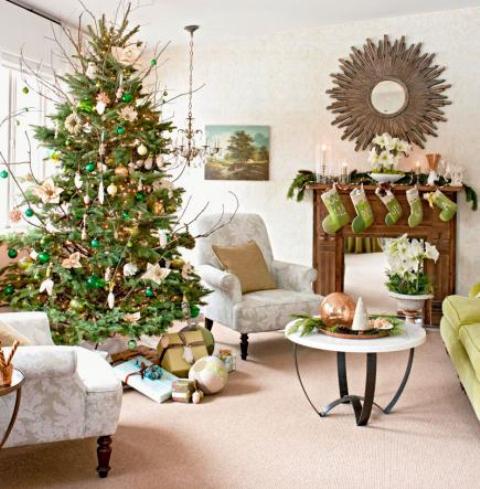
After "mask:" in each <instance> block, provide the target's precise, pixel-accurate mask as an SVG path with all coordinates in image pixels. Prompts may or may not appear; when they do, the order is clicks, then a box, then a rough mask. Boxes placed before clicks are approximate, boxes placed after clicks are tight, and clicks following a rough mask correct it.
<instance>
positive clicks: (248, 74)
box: [164, 8, 480, 292]
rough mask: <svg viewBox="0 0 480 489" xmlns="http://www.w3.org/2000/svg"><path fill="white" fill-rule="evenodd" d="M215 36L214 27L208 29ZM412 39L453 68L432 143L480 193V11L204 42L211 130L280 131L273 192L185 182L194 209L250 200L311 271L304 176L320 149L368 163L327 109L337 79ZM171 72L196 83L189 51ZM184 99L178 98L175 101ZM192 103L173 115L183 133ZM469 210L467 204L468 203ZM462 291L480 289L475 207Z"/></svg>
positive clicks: (200, 78) (199, 105)
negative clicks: (362, 56)
mask: <svg viewBox="0 0 480 489" xmlns="http://www.w3.org/2000/svg"><path fill="white" fill-rule="evenodd" d="M204 28H206V27H204ZM385 33H387V34H389V35H390V36H391V37H392V38H395V37H398V36H401V35H404V34H405V35H406V36H407V41H409V42H419V41H421V42H423V43H424V47H425V50H427V51H429V52H435V53H437V58H436V59H437V62H438V63H440V64H444V65H447V67H448V69H447V71H446V73H445V76H446V78H447V80H448V81H449V82H450V83H452V84H453V88H452V89H451V90H450V91H449V96H450V98H451V99H452V101H453V105H452V106H451V107H448V108H447V117H448V122H447V123H446V124H443V125H441V126H440V131H439V138H436V139H435V138H433V139H430V140H429V141H428V148H427V149H428V150H429V151H437V152H440V153H442V154H443V155H445V157H446V158H447V159H448V160H450V161H452V162H455V163H459V164H462V165H464V167H465V170H466V177H465V179H466V181H467V182H469V183H471V184H472V185H473V186H474V187H476V188H477V190H479V191H480V158H479V154H480V142H479V141H480V138H479V137H478V131H479V128H480V62H479V59H480V9H479V8H476V9H465V10H455V11H449V12H439V13H434V14H421V15H413V16H405V17H398V18H388V19H382V20H378V19H376V20H372V21H367V22H364V21H362V22H357V23H349V24H344V25H335V26H327V27H320V28H319V29H318V30H315V31H304V32H290V33H282V34H277V35H273V36H269V37H266V38H263V39H252V40H249V41H242V42H229V43H224V44H218V45H212V46H208V45H203V44H202V30H200V31H199V33H198V36H197V51H196V53H197V57H196V64H195V80H196V82H197V83H199V84H200V83H202V82H205V83H206V87H205V88H203V89H202V90H201V91H200V92H199V93H197V94H196V95H195V99H194V113H195V114H194V115H196V116H197V117H198V119H197V123H198V125H199V126H201V125H202V124H204V123H207V124H265V125H269V126H270V127H271V163H270V174H271V177H270V181H268V182H230V181H205V180H204V179H203V172H202V170H200V169H192V170H190V171H189V172H187V173H186V174H185V176H184V177H182V179H181V180H180V183H181V184H182V185H184V186H185V187H186V188H187V190H188V192H189V193H191V194H193V197H194V199H193V201H194V202H193V204H192V209H191V210H192V212H191V213H192V214H193V209H195V208H199V207H200V206H202V205H203V204H204V203H205V202H206V201H210V202H211V204H210V208H209V209H210V210H211V211H218V210H220V208H221V205H222V204H226V206H227V209H228V208H232V205H233V204H232V199H231V198H230V197H229V196H228V194H227V191H228V190H231V191H233V192H235V193H236V194H237V196H238V198H239V199H240V204H241V208H240V210H241V211H242V212H256V213H259V214H261V215H262V216H263V217H264V219H265V220H266V222H267V225H268V228H269V231H270V234H271V239H272V244H273V248H274V252H275V254H276V256H277V258H279V259H284V260H291V261H295V262H300V263H304V264H310V263H311V256H312V246H311V243H312V206H311V202H310V201H309V200H307V201H306V202H304V203H301V204H297V203H295V202H293V201H288V200H287V199H286V197H285V195H286V192H287V188H288V185H289V183H290V181H291V179H292V178H293V177H294V175H295V173H296V171H297V170H299V169H301V168H310V169H313V168H314V163H313V160H314V147H315V142H317V141H319V142H325V143H328V144H329V145H331V146H332V153H333V158H334V159H336V160H337V161H338V160H343V159H345V160H347V161H349V163H350V165H351V167H352V166H353V165H356V166H357V167H362V166H365V165H364V162H365V154H364V153H362V154H358V153H355V152H354V150H353V144H352V143H347V142H342V141H341V140H340V131H339V130H338V129H336V128H334V127H332V126H331V125H330V122H331V120H332V115H331V114H330V112H329V111H327V110H326V109H325V107H326V106H327V105H328V104H329V99H328V97H327V95H326V94H325V90H326V89H327V88H328V87H329V86H330V77H329V74H330V73H333V72H336V71H338V59H339V58H340V57H345V56H347V55H348V53H349V50H350V47H351V46H361V45H362V44H363V42H364V41H365V39H366V38H367V37H371V38H374V39H376V38H378V37H381V36H383V34H385ZM169 58H170V60H169V62H168V63H167V65H166V66H165V69H164V71H165V75H166V78H165V80H166V83H167V86H169V87H175V88H177V89H181V88H184V87H185V86H186V83H187V70H186V63H187V58H186V49H184V48H176V49H171V50H170V52H169ZM173 93H175V92H174V91H172V94H173ZM185 105H186V100H185V99H181V100H180V101H179V103H177V104H176V105H175V106H174V107H172V110H174V111H175V114H176V117H175V119H176V121H177V122H180V123H182V122H183V116H184V107H185ZM461 200H462V201H463V197H461ZM459 216H460V218H459V243H458V247H459V291H460V292H465V291H466V290H467V288H468V286H469V285H470V284H471V283H472V282H474V281H475V280H480V267H479V265H480V247H479V239H478V238H479V231H480V211H478V212H476V213H474V212H471V211H470V210H469V208H468V207H467V206H466V205H465V204H461V206H460V212H459Z"/></svg>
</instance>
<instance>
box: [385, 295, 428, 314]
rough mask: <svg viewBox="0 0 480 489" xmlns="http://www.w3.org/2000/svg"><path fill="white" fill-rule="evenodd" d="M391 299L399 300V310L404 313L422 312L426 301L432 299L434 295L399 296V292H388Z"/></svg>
mask: <svg viewBox="0 0 480 489" xmlns="http://www.w3.org/2000/svg"><path fill="white" fill-rule="evenodd" d="M388 295H389V296H390V297H393V298H394V299H396V300H397V305H398V309H400V310H402V311H420V310H423V306H424V304H425V301H427V300H428V299H432V298H433V295H432V294H423V295H407V294H398V293H397V292H390V291H389V292H388Z"/></svg>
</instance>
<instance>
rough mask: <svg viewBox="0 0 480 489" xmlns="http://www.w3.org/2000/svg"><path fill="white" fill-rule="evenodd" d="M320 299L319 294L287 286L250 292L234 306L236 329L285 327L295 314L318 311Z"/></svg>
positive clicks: (269, 329) (247, 330)
mask: <svg viewBox="0 0 480 489" xmlns="http://www.w3.org/2000/svg"><path fill="white" fill-rule="evenodd" d="M321 301H322V297H321V296H319V295H315V294H312V293H305V292H294V291H292V290H285V289H274V290H261V291H258V292H251V293H250V294H245V295H244V296H243V300H242V302H240V303H238V304H236V305H235V306H234V308H233V329H235V330H237V331H239V332H240V333H256V332H260V331H275V330H278V329H283V328H284V327H285V326H286V325H287V323H288V322H289V321H291V320H292V315H294V314H316V313H317V311H318V307H319V305H320V302H321Z"/></svg>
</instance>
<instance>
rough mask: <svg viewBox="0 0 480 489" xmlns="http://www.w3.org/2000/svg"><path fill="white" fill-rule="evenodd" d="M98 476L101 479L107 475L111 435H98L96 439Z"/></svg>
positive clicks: (110, 452)
mask: <svg viewBox="0 0 480 489" xmlns="http://www.w3.org/2000/svg"><path fill="white" fill-rule="evenodd" d="M97 445H98V446H97V459H98V467H97V472H98V476H99V477H100V478H102V479H104V478H105V477H107V476H108V472H109V470H110V465H109V464H110V455H111V454H112V437H111V436H100V437H99V438H98V440H97Z"/></svg>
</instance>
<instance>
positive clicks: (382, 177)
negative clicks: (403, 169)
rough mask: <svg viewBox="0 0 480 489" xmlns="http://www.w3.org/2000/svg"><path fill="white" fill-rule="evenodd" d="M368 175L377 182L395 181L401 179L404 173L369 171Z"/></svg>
mask: <svg viewBox="0 0 480 489" xmlns="http://www.w3.org/2000/svg"><path fill="white" fill-rule="evenodd" d="M369 175H370V176H371V177H372V178H373V179H374V180H375V181H377V182H378V183H395V182H398V180H400V179H402V178H403V177H404V176H405V174H404V173H373V172H372V173H369Z"/></svg>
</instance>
